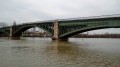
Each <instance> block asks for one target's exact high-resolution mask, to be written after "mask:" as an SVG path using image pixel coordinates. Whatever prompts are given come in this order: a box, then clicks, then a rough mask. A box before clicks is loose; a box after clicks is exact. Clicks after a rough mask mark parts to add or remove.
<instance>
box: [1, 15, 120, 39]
mask: <svg viewBox="0 0 120 67" xmlns="http://www.w3.org/2000/svg"><path fill="white" fill-rule="evenodd" d="M33 27H39V28H41V29H43V30H45V31H47V32H48V33H50V34H51V35H52V36H51V38H52V39H53V40H64V39H65V40H66V39H68V38H69V37H70V36H73V35H76V34H78V33H82V32H86V31H91V30H97V29H104V28H120V15H103V16H91V17H81V18H70V19H59V20H49V21H38V22H33V23H24V24H20V25H13V26H7V27H1V28H0V35H1V34H6V35H8V36H9V37H10V38H12V39H19V38H20V36H21V34H22V32H24V31H26V30H28V29H30V28H33Z"/></svg>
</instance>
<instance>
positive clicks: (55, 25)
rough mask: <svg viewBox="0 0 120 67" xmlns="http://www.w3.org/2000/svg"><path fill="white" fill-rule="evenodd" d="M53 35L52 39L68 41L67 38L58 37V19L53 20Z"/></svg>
mask: <svg viewBox="0 0 120 67" xmlns="http://www.w3.org/2000/svg"><path fill="white" fill-rule="evenodd" d="M53 31H54V32H53V37H52V40H62V41H68V38H64V39H61V38H59V23H58V20H55V22H54V29H53Z"/></svg>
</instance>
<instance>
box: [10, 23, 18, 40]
mask: <svg viewBox="0 0 120 67" xmlns="http://www.w3.org/2000/svg"><path fill="white" fill-rule="evenodd" d="M15 31H16V22H15V21H14V23H13V26H11V27H10V35H9V38H10V39H12V40H19V39H20V36H14V33H15Z"/></svg>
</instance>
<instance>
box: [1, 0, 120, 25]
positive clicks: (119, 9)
mask: <svg viewBox="0 0 120 67" xmlns="http://www.w3.org/2000/svg"><path fill="white" fill-rule="evenodd" d="M111 14H120V0H0V22H6V23H8V24H12V23H13V21H14V20H15V21H16V22H17V23H23V22H24V23H26V22H31V21H41V20H53V19H65V18H77V17H87V16H99V15H111Z"/></svg>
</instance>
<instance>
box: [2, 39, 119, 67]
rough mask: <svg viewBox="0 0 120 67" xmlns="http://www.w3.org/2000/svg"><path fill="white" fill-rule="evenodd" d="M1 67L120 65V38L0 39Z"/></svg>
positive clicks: (114, 66)
mask: <svg viewBox="0 0 120 67" xmlns="http://www.w3.org/2000/svg"><path fill="white" fill-rule="evenodd" d="M0 67H120V39H103V38H70V39H69V41H52V40H51V39H50V38H23V39H22V40H10V39H7V38H0Z"/></svg>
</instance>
